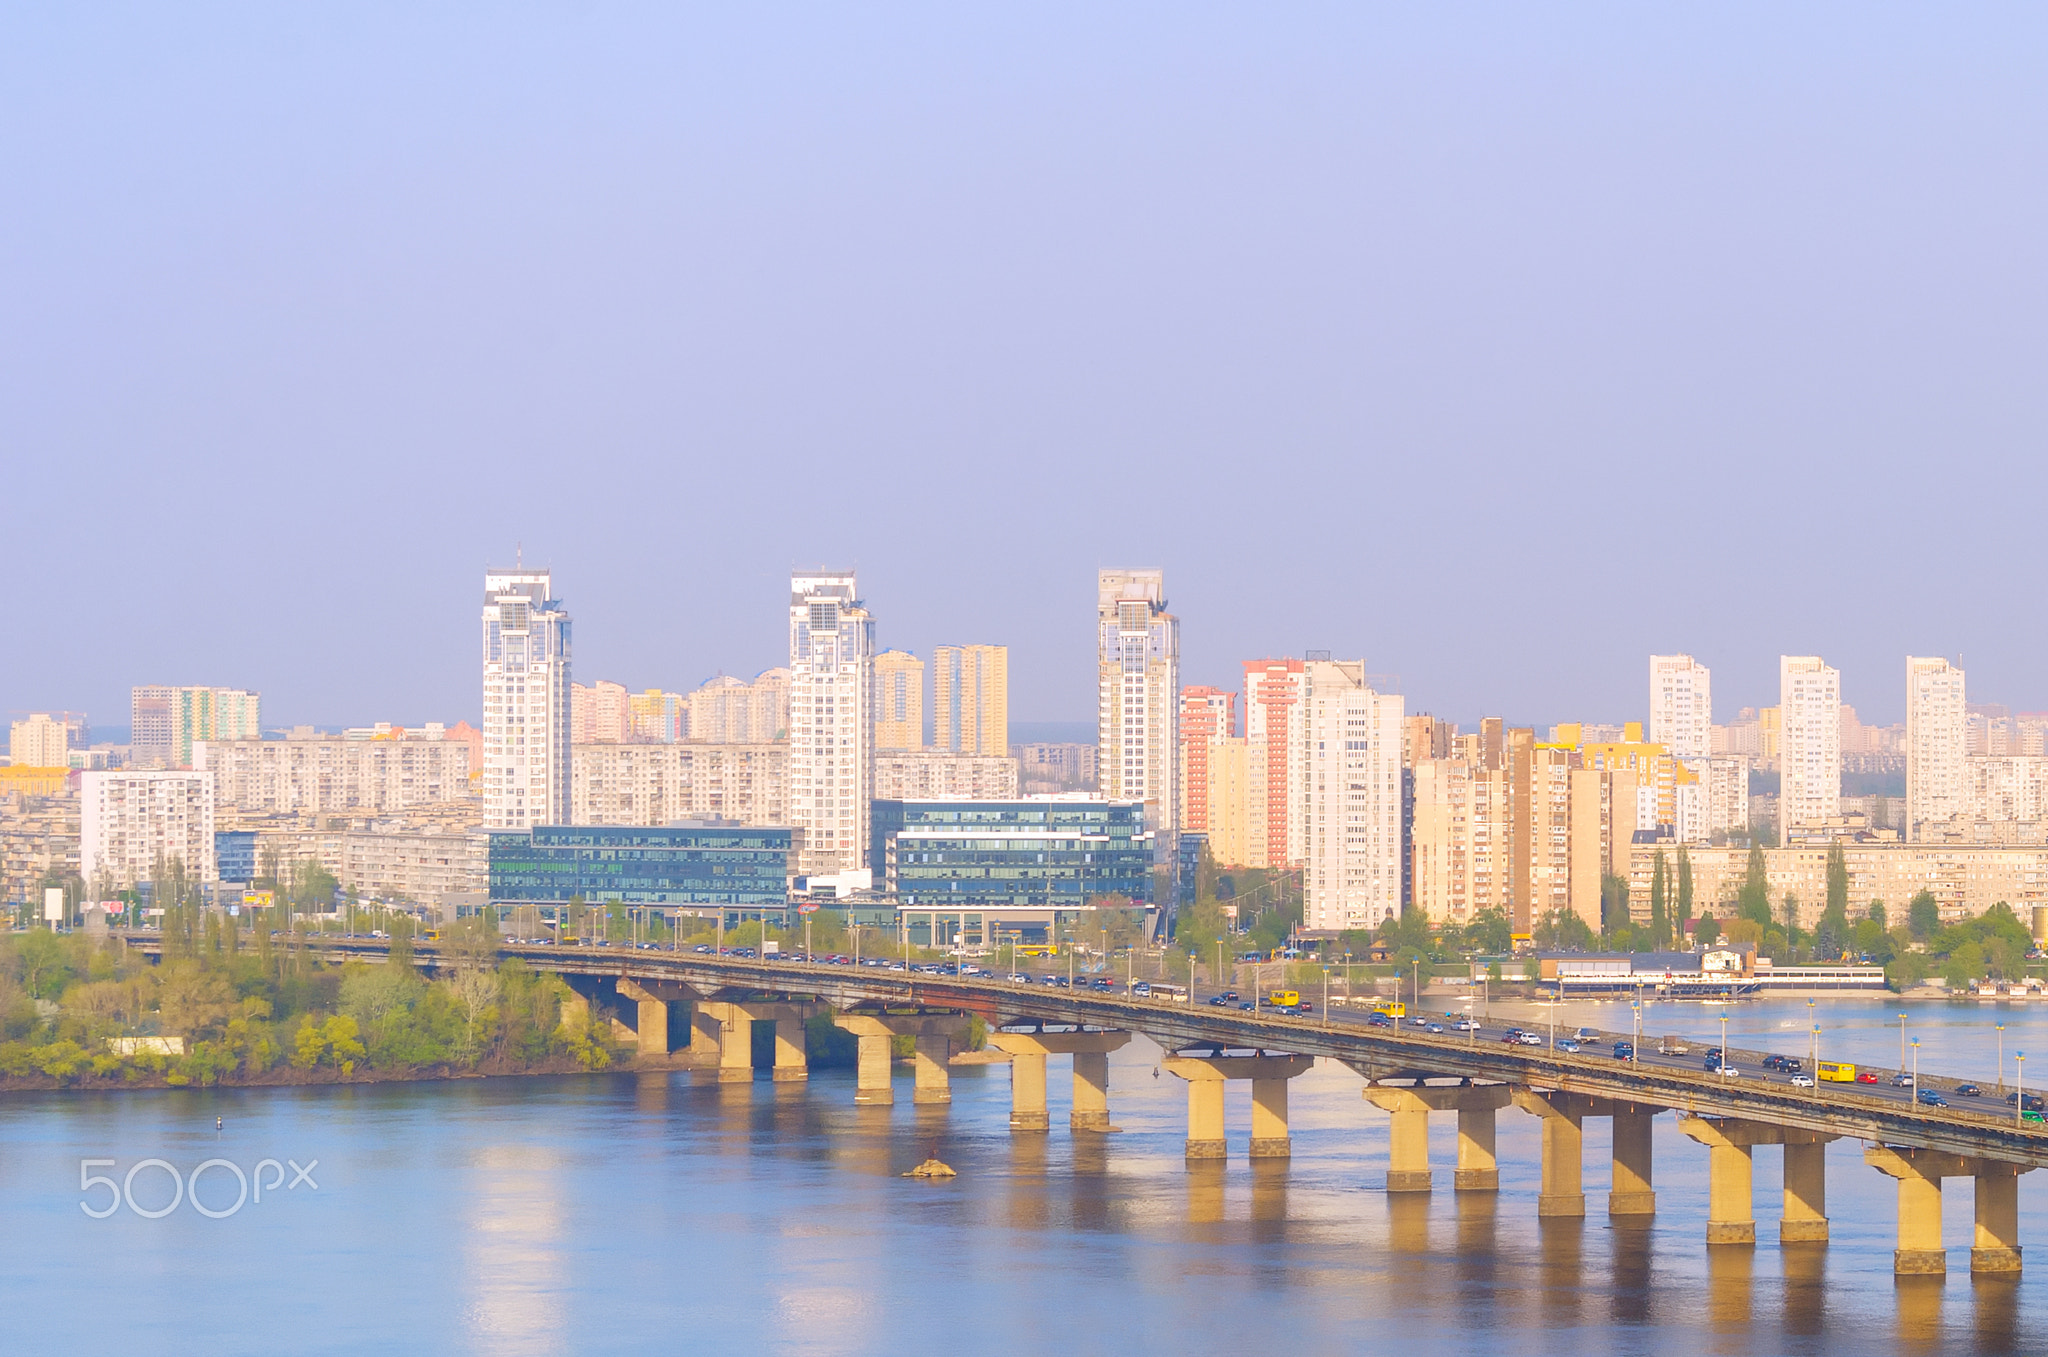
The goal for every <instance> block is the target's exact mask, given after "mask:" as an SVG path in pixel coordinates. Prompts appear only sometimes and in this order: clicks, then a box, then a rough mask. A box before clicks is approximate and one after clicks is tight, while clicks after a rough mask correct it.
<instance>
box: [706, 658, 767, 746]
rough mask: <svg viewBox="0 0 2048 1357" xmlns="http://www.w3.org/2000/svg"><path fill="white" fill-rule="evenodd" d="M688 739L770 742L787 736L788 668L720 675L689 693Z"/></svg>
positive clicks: (726, 741)
mask: <svg viewBox="0 0 2048 1357" xmlns="http://www.w3.org/2000/svg"><path fill="white" fill-rule="evenodd" d="M688 701H689V707H690V716H689V722H688V732H687V735H688V738H689V739H691V740H693V741H695V742H696V743H698V744H772V743H773V742H775V741H776V740H782V739H787V738H788V737H789V671H788V670H787V669H769V670H764V671H763V672H762V673H760V674H758V675H756V676H755V678H754V679H753V681H752V682H749V681H747V680H746V679H738V678H732V677H729V676H720V677H718V678H715V679H712V680H711V681H710V682H709V683H707V684H705V685H704V686H703V687H701V688H698V689H697V690H696V691H695V692H692V693H690V694H689V696H688Z"/></svg>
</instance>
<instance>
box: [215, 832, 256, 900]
mask: <svg viewBox="0 0 2048 1357" xmlns="http://www.w3.org/2000/svg"><path fill="white" fill-rule="evenodd" d="M213 862H214V875H215V876H217V877H219V878H220V879H221V880H222V881H234V882H239V883H241V884H242V885H245V886H246V885H248V884H249V883H250V882H251V881H254V880H255V879H256V831H255V830H253V829H217V830H215V831H214V834H213Z"/></svg>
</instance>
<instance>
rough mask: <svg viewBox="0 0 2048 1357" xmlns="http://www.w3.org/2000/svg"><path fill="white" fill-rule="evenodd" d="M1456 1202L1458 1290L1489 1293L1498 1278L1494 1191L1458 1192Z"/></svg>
mask: <svg viewBox="0 0 2048 1357" xmlns="http://www.w3.org/2000/svg"><path fill="white" fill-rule="evenodd" d="M1456 1200H1457V1204H1458V1255H1457V1263H1456V1267H1457V1277H1458V1290H1459V1291H1460V1292H1476V1293H1479V1294H1488V1293H1491V1292H1492V1290H1493V1288H1494V1285H1495V1283H1496V1281H1497V1279H1498V1275H1499V1268H1498V1267H1497V1266H1496V1262H1497V1259H1498V1258H1499V1245H1500V1240H1499V1234H1500V1225H1499V1209H1500V1194H1499V1193H1498V1192H1460V1193H1458V1194H1457V1198H1456Z"/></svg>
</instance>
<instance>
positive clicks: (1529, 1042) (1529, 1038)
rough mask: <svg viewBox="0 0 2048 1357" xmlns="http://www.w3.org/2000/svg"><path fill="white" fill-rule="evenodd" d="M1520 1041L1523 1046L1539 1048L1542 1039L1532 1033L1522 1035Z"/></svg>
mask: <svg viewBox="0 0 2048 1357" xmlns="http://www.w3.org/2000/svg"><path fill="white" fill-rule="evenodd" d="M1520 1040H1521V1043H1522V1044H1523V1045H1524V1046H1541V1045H1542V1044H1543V1038H1542V1037H1539V1036H1537V1035H1536V1034H1535V1033H1534V1032H1524V1033H1522V1035H1521V1038H1520Z"/></svg>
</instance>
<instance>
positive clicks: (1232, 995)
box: [1223, 989, 1244, 1004]
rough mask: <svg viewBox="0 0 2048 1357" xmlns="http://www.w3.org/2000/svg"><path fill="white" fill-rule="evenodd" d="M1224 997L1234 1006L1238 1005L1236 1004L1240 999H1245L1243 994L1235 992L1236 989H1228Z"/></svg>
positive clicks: (1224, 992)
mask: <svg viewBox="0 0 2048 1357" xmlns="http://www.w3.org/2000/svg"><path fill="white" fill-rule="evenodd" d="M1223 997H1224V998H1225V999H1228V1000H1229V1001H1230V1002H1231V1003H1233V1004H1234V1003H1236V1002H1237V1001H1238V1000H1239V999H1241V998H1243V997H1244V996H1243V995H1241V994H1239V993H1238V992H1237V991H1236V990H1234V989H1227V990H1225V991H1223Z"/></svg>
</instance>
